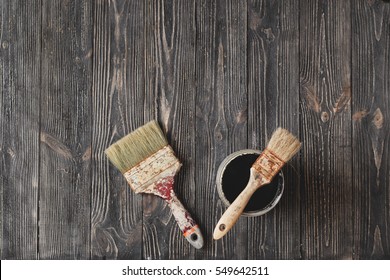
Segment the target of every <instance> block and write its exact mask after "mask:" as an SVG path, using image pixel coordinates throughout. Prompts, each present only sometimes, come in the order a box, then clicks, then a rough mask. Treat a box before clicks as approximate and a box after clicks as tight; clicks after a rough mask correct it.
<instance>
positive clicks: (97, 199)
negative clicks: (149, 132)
mask: <svg viewBox="0 0 390 280" xmlns="http://www.w3.org/2000/svg"><path fill="white" fill-rule="evenodd" d="M93 13H94V38H93V54H94V56H93V85H92V116H93V121H92V201H91V203H92V209H91V223H92V226H91V235H92V237H91V238H92V241H91V242H92V245H91V246H92V258H93V259H140V258H141V257H142V232H143V227H142V220H143V217H142V213H143V209H142V195H136V194H135V193H134V192H132V190H131V189H130V187H129V186H128V184H127V183H126V181H125V179H124V177H123V176H122V174H121V173H120V172H119V171H118V170H116V169H115V167H114V166H113V165H111V164H109V162H108V160H107V158H106V156H105V155H104V150H105V149H106V148H107V147H108V146H110V145H111V144H113V143H114V142H115V141H117V140H119V139H120V138H122V137H124V136H125V135H126V134H128V133H129V132H130V131H132V130H134V129H136V128H137V127H139V126H142V125H143V124H144V123H145V122H147V121H149V120H150V119H151V118H152V117H153V112H154V105H153V103H150V101H148V100H150V99H149V96H148V93H147V92H145V90H144V88H145V87H144V72H145V70H144V69H145V65H144V64H145V56H144V48H145V45H144V39H143V38H144V34H143V30H144V19H143V15H144V13H145V11H144V2H143V1H123V0H114V1H104V0H101V1H96V3H95V6H94V12H93Z"/></svg>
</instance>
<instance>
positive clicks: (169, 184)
mask: <svg viewBox="0 0 390 280" xmlns="http://www.w3.org/2000/svg"><path fill="white" fill-rule="evenodd" d="M173 183H174V180H173V176H168V177H165V178H162V179H160V180H159V181H158V182H157V183H156V190H157V192H158V193H159V194H160V195H161V197H162V198H164V199H167V200H171V198H172V196H171V192H172V189H173Z"/></svg>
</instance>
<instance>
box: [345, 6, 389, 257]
mask: <svg viewBox="0 0 390 280" xmlns="http://www.w3.org/2000/svg"><path fill="white" fill-rule="evenodd" d="M352 33H353V34H354V36H353V38H352V89H353V93H354V95H353V102H352V114H353V115H352V121H353V154H352V158H353V162H354V164H353V174H354V176H353V185H354V192H353V202H354V203H353V206H354V207H353V208H354V209H355V212H354V258H355V259H389V258H390V230H389V229H390V163H389V162H390V157H389V154H390V150H389V147H390V137H389V136H390V134H389V131H390V130H389V128H390V125H389V120H390V119H389V118H390V115H389V109H390V98H389V93H390V4H389V3H384V2H383V1H357V3H355V5H353V6H352ZM362 170H364V171H363V172H362Z"/></svg>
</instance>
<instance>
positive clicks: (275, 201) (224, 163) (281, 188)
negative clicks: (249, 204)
mask: <svg viewBox="0 0 390 280" xmlns="http://www.w3.org/2000/svg"><path fill="white" fill-rule="evenodd" d="M247 154H258V155H260V154H261V151H260V150H254V149H244V150H240V151H236V152H234V153H231V154H230V155H228V156H227V157H226V158H225V159H224V160H223V161H222V162H221V164H220V165H219V167H218V170H217V178H216V186H217V192H218V196H219V198H220V199H221V201H222V203H223V204H224V206H226V207H229V206H230V204H231V203H230V202H229V200H227V199H226V197H225V194H224V192H223V190H222V176H223V174H224V172H225V170H226V167H227V165H228V164H229V163H230V162H231V161H232V160H233V159H235V158H237V157H239V156H242V155H247ZM277 176H279V184H278V191H277V193H276V195H275V197H274V199H273V200H272V201H271V202H270V203H269V204H268V205H267V206H266V207H264V208H262V209H259V210H255V211H244V212H243V213H242V214H241V215H242V216H245V217H257V216H261V215H264V214H265V213H267V212H269V211H270V210H272V209H273V208H274V207H275V206H276V205H277V204H278V202H279V201H280V199H281V197H282V194H283V191H284V176H283V172H282V170H280V171H279V173H278V175H277Z"/></svg>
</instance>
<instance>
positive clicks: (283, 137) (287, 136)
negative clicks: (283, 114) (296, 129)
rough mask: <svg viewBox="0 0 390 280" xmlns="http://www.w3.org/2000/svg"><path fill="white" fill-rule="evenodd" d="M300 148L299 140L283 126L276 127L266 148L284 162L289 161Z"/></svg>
mask: <svg viewBox="0 0 390 280" xmlns="http://www.w3.org/2000/svg"><path fill="white" fill-rule="evenodd" d="M300 148H301V143H300V142H299V140H298V139H297V138H296V137H295V136H294V135H293V134H291V133H290V132H289V131H288V130H286V129H284V128H281V127H279V128H277V129H276V130H275V131H274V133H273V134H272V137H271V139H270V141H269V143H268V146H267V149H269V150H271V151H272V152H274V153H275V155H277V156H278V157H279V158H280V159H281V160H283V161H284V162H287V161H289V160H290V159H291V158H292V157H293V156H294V155H295V154H296V153H297V152H298V151H299V149H300Z"/></svg>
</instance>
